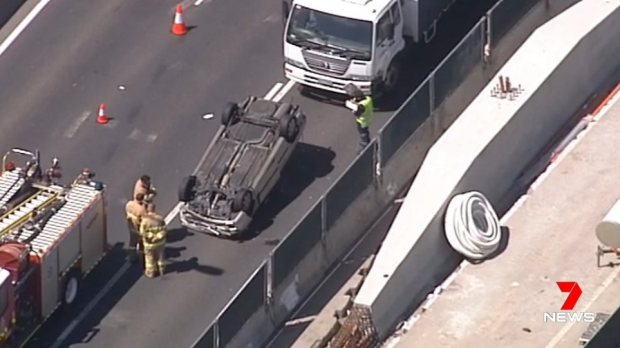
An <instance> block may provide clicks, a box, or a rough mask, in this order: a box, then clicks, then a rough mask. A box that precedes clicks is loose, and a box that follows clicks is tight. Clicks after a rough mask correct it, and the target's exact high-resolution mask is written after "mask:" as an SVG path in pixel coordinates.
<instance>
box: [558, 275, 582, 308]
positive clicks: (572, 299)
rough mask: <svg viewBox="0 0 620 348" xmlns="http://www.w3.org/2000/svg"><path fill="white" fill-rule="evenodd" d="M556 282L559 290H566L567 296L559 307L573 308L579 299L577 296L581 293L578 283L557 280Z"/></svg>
mask: <svg viewBox="0 0 620 348" xmlns="http://www.w3.org/2000/svg"><path fill="white" fill-rule="evenodd" d="M557 284H558V287H559V288H560V291H562V292H568V297H567V298H566V301H564V304H563V305H562V308H560V309H561V310H563V311H571V310H573V308H575V305H576V304H577V301H578V300H579V297H581V294H582V293H583V292H582V291H581V288H580V287H579V284H577V282H557Z"/></svg>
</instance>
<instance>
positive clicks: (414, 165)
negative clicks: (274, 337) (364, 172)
mask: <svg viewBox="0 0 620 348" xmlns="http://www.w3.org/2000/svg"><path fill="white" fill-rule="evenodd" d="M577 1H578V0H549V1H548V2H544V3H543V2H541V4H540V5H538V6H536V7H535V8H534V9H533V10H532V11H531V12H530V13H528V14H527V15H526V16H525V17H524V18H523V19H522V20H521V21H520V22H519V23H518V24H517V25H516V26H515V27H514V28H513V29H512V30H511V31H510V33H508V34H507V35H506V36H505V37H504V38H503V39H502V41H501V42H500V43H499V45H497V47H493V48H492V50H493V52H494V53H493V56H492V59H491V60H490V62H488V63H487V64H483V62H480V64H479V65H478V66H476V67H475V68H474V69H473V70H472V71H471V72H470V74H469V76H468V77H467V78H466V79H465V80H464V81H463V83H462V84H461V85H460V86H459V87H458V88H457V89H456V90H455V91H454V92H453V94H452V95H450V96H449V97H448V98H447V99H446V100H445V101H444V102H443V103H442V105H440V106H439V107H438V108H437V109H436V111H435V112H434V113H433V115H432V116H431V117H429V118H428V119H427V120H426V121H424V123H423V124H422V125H421V126H420V127H418V128H417V129H416V131H415V132H414V134H412V135H411V137H410V138H409V139H408V141H407V142H406V143H405V144H404V145H403V146H402V147H401V148H400V149H399V150H398V152H397V153H396V154H395V155H394V156H393V157H392V159H391V160H390V161H389V162H388V163H387V165H386V166H385V167H384V168H383V170H382V172H381V175H380V178H381V179H380V181H379V182H375V183H373V185H372V186H370V187H368V188H367V189H366V190H365V191H364V192H363V193H362V194H360V196H359V197H358V199H357V200H356V201H355V202H353V203H352V204H351V205H350V206H349V207H348V208H347V210H346V211H345V212H344V213H343V214H342V216H341V217H340V219H339V220H338V221H337V222H336V223H335V224H334V226H332V228H330V229H329V231H327V232H326V233H325V234H324V238H323V240H322V241H321V243H318V244H317V245H316V246H314V247H313V249H312V250H311V251H310V252H309V253H308V254H307V256H306V257H305V258H304V259H303V260H302V261H301V262H299V263H298V264H297V265H296V267H295V269H294V270H293V271H292V272H291V274H290V276H288V278H287V279H285V280H284V281H283V282H282V284H281V285H280V286H278V287H277V288H275V289H269V291H268V292H269V296H270V301H269V305H268V306H264V307H262V308H261V309H260V310H259V311H257V312H256V313H255V314H254V315H253V316H252V317H251V318H249V319H248V320H247V321H246V323H245V325H244V326H243V327H242V328H241V329H240V330H239V332H238V333H237V334H236V335H235V337H234V338H233V340H232V342H231V343H230V344H229V345H228V346H229V347H248V348H249V347H258V346H261V344H263V343H264V342H266V341H267V340H268V338H269V337H270V336H271V334H273V333H274V332H276V329H277V328H278V327H280V326H281V325H283V324H284V322H285V321H286V319H287V318H288V317H289V316H290V315H291V313H292V312H293V311H294V309H295V308H296V307H297V306H298V305H299V304H300V303H301V301H302V300H303V299H304V298H306V297H307V296H308V295H309V294H310V293H311V292H312V290H313V289H314V288H315V287H316V286H317V285H318V284H319V283H320V281H321V280H322V279H323V278H324V276H325V275H326V274H327V272H328V271H329V270H330V268H331V267H333V265H334V264H335V263H337V262H339V259H340V258H341V257H342V255H344V254H345V253H346V252H347V251H348V250H350V249H351V247H352V246H353V245H354V243H355V242H356V241H357V240H358V239H359V238H360V237H361V236H362V235H363V234H364V232H365V231H366V230H367V229H368V228H369V227H370V226H371V225H372V224H373V223H374V222H375V221H376V220H377V219H378V218H379V217H380V216H381V214H382V213H383V212H384V211H385V210H386V209H387V208H388V207H389V206H390V205H391V204H392V203H393V201H394V199H395V198H396V197H395V195H396V194H397V193H400V192H402V191H403V190H404V189H405V188H406V185H407V184H408V183H410V182H411V179H412V178H413V177H414V175H415V174H416V172H417V169H418V168H420V166H421V164H422V161H423V159H424V156H425V155H426V153H427V151H428V150H429V149H430V148H431V146H432V145H433V143H434V142H435V141H437V139H439V137H440V136H441V135H442V134H443V133H444V131H445V130H446V129H447V128H448V127H449V126H450V125H451V124H452V122H454V120H455V119H456V117H457V116H458V115H459V114H460V113H461V112H462V111H463V110H464V109H465V108H466V107H467V105H468V104H470V103H471V101H472V100H473V99H474V98H475V97H476V95H477V94H478V93H479V92H480V90H481V89H483V88H484V86H485V85H486V84H487V83H488V81H490V79H491V78H492V77H493V76H494V74H495V73H496V72H497V71H498V70H499V69H500V68H501V67H502V65H503V64H504V63H505V62H506V61H507V60H508V58H509V57H510V56H511V55H512V54H513V53H514V52H515V51H516V50H517V49H518V48H519V46H520V45H521V44H522V43H523V42H524V40H525V39H526V38H527V36H528V35H529V34H530V33H532V32H533V31H534V30H535V29H536V28H537V27H538V26H539V25H541V24H542V23H544V22H545V21H547V20H548V19H549V18H552V17H553V16H555V15H556V14H558V13H560V12H562V11H563V10H565V9H566V8H567V7H569V6H571V5H572V4H574V3H575V2H577ZM374 146H376V142H373V144H372V146H369V147H368V148H367V150H366V151H371V150H373V147H374ZM319 204H320V203H319ZM269 260H272V258H270V259H269ZM268 268H271V267H270V266H269V267H268ZM271 269H272V268H271ZM429 286H431V285H429ZM431 288H432V287H431ZM321 338H322V337H320V336H317V339H321ZM196 348H198V347H196Z"/></svg>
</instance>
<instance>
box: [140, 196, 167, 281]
mask: <svg viewBox="0 0 620 348" xmlns="http://www.w3.org/2000/svg"><path fill="white" fill-rule="evenodd" d="M148 210H149V212H148V213H147V214H146V215H145V216H144V217H143V218H142V223H141V224H140V236H142V245H143V248H144V275H145V276H147V277H149V278H153V277H155V276H157V275H163V274H164V273H165V270H166V264H165V261H164V249H165V247H166V222H165V221H164V218H163V217H162V216H161V215H159V214H157V213H155V211H154V210H155V205H153V204H150V205H149V209H148Z"/></svg>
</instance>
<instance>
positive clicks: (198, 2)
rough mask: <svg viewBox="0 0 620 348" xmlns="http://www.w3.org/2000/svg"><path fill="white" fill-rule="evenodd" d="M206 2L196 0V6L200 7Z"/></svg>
mask: <svg viewBox="0 0 620 348" xmlns="http://www.w3.org/2000/svg"><path fill="white" fill-rule="evenodd" d="M204 1H205V0H196V1H195V2H194V6H200V4H202V3H203V2H204Z"/></svg>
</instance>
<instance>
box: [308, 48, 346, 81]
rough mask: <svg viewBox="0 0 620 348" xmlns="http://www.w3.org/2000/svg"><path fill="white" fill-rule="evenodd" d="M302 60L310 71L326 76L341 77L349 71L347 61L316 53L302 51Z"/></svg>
mask: <svg viewBox="0 0 620 348" xmlns="http://www.w3.org/2000/svg"><path fill="white" fill-rule="evenodd" d="M302 54H303V57H304V60H305V61H306V64H308V67H309V68H310V69H311V70H315V71H317V72H320V73H325V74H328V75H334V76H342V75H344V74H345V73H346V72H347V70H348V69H349V64H350V63H351V61H349V60H348V59H346V58H341V57H335V56H331V55H327V54H322V53H318V52H312V51H307V50H304V51H303V52H302Z"/></svg>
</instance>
